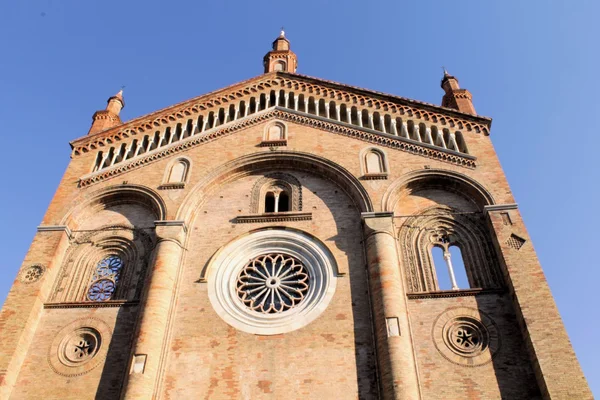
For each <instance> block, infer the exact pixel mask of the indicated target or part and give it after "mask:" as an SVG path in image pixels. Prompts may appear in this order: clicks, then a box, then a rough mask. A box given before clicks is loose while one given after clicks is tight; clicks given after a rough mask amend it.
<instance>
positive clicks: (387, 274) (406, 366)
mask: <svg viewBox="0 0 600 400" xmlns="http://www.w3.org/2000/svg"><path fill="white" fill-rule="evenodd" d="M362 217H363V224H364V235H365V248H366V253H367V268H368V273H369V286H370V292H371V302H372V306H373V318H374V320H375V321H374V322H375V339H376V344H377V362H378V365H379V379H380V381H381V386H382V389H383V398H384V399H397V400H400V399H402V400H408V399H410V400H412V399H419V398H420V395H419V386H418V381H417V371H416V366H415V359H414V354H413V347H412V341H411V337H410V328H409V323H408V311H407V308H406V293H405V290H404V283H403V281H402V274H401V272H400V264H399V262H398V251H397V247H396V237H395V235H394V223H393V213H363V214H362Z"/></svg>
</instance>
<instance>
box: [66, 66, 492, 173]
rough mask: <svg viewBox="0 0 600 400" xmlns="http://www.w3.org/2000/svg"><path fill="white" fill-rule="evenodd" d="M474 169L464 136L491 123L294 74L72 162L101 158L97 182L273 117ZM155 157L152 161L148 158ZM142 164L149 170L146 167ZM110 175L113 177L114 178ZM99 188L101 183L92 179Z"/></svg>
mask: <svg viewBox="0 0 600 400" xmlns="http://www.w3.org/2000/svg"><path fill="white" fill-rule="evenodd" d="M274 111H277V117H278V118H282V119H287V120H290V121H292V122H298V123H302V124H305V125H314V126H315V127H317V128H319V129H325V130H329V131H332V132H334V133H341V134H344V135H348V136H352V137H356V138H359V139H363V140H366V141H369V142H374V143H378V144H380V145H384V146H388V147H392V148H397V149H399V150H404V151H409V152H411V153H414V154H420V155H424V156H427V157H432V158H436V159H440V160H443V161H447V162H451V163H453V164H458V165H462V166H465V167H474V166H475V163H474V160H475V158H474V157H472V156H470V155H468V150H467V143H466V142H465V139H464V137H463V134H462V132H465V131H472V132H476V133H484V134H489V126H490V123H491V120H490V119H489V118H485V117H479V116H472V115H468V114H463V113H460V112H457V111H455V110H450V109H446V108H442V107H438V106H435V105H432V104H427V103H422V102H417V101H414V100H409V99H405V98H402V97H395V96H390V95H386V94H383V93H379V92H373V91H367V90H364V89H360V88H355V87H351V86H346V85H341V84H338V83H335V82H328V81H324V80H320V79H316V78H311V77H306V76H302V75H297V74H290V73H281V72H277V73H269V74H265V75H261V76H259V77H256V78H253V79H250V80H247V81H245V82H241V83H239V84H236V85H233V86H230V87H228V88H225V89H221V90H219V91H216V92H213V93H210V94H207V95H204V96H200V97H197V98H194V99H191V100H188V101H186V102H183V103H180V104H177V105H174V106H172V107H169V108H166V109H163V110H160V111H157V112H154V113H152V114H148V115H146V116H143V117H140V118H136V119H134V120H132V121H129V122H127V123H125V124H123V125H120V126H118V127H115V128H112V129H109V130H106V131H104V132H99V133H97V134H94V135H91V136H86V137H83V138H80V139H77V140H75V141H73V142H72V143H71V145H72V146H73V153H72V156H73V157H76V156H78V155H80V154H83V153H87V152H90V151H96V152H97V157H96V162H95V166H94V170H93V172H92V174H90V175H89V176H87V177H84V178H82V183H83V182H89V183H92V182H90V181H89V179H88V178H92V177H93V176H94V175H98V176H99V175H105V173H106V172H108V170H109V169H110V170H115V169H118V170H121V171H123V167H124V166H125V164H127V165H130V164H138V165H139V163H140V162H142V159H146V158H151V159H157V157H156V156H155V155H156V154H158V153H164V151H167V150H170V151H168V152H169V153H170V154H172V149H174V148H176V147H180V146H175V144H177V145H182V146H183V147H184V148H189V147H190V146H193V145H194V144H195V143H201V142H205V141H207V140H211V139H210V138H215V137H219V136H221V135H220V134H219V135H215V134H216V132H224V131H227V132H228V133H232V132H234V131H237V130H239V129H241V128H242V127H247V126H249V125H252V124H253V123H257V122H263V121H265V119H268V118H271V117H273V116H274V115H275V114H273V112H274ZM150 156H152V157H150ZM144 164H145V163H144ZM111 175H112V174H111ZM93 181H96V179H93Z"/></svg>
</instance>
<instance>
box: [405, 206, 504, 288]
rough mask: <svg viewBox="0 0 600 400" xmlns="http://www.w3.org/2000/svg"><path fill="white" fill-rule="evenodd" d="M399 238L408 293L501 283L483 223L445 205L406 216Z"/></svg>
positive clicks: (488, 286) (500, 285)
mask: <svg viewBox="0 0 600 400" xmlns="http://www.w3.org/2000/svg"><path fill="white" fill-rule="evenodd" d="M398 240H399V242H400V244H401V246H402V248H403V259H404V267H405V272H406V279H407V281H408V282H407V284H408V288H409V292H410V293H419V292H435V291H438V290H460V289H469V288H482V289H495V288H499V287H502V284H503V283H502V277H501V274H500V269H499V266H498V263H497V257H496V256H495V253H494V251H495V250H494V248H493V247H492V245H491V240H490V239H489V237H488V232H487V228H486V226H485V224H483V223H482V222H481V221H479V220H477V219H475V218H473V217H472V216H471V215H468V216H462V215H459V214H455V213H452V210H450V209H448V208H445V207H434V208H427V209H425V210H423V212H422V214H418V215H415V216H414V217H411V218H408V219H406V221H405V222H404V224H403V225H402V227H401V228H400V231H399V237H398Z"/></svg>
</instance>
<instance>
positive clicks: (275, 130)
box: [267, 124, 285, 141]
mask: <svg viewBox="0 0 600 400" xmlns="http://www.w3.org/2000/svg"><path fill="white" fill-rule="evenodd" d="M283 139H285V137H284V136H283V127H282V126H281V125H278V124H273V125H271V126H270V127H269V132H268V134H267V140H269V141H275V140H283Z"/></svg>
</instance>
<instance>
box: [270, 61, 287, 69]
mask: <svg viewBox="0 0 600 400" xmlns="http://www.w3.org/2000/svg"><path fill="white" fill-rule="evenodd" d="M273 71H285V62H284V61H276V62H275V64H274V65H273Z"/></svg>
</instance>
